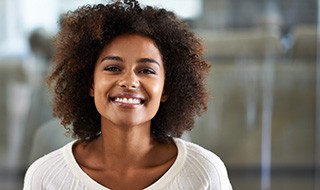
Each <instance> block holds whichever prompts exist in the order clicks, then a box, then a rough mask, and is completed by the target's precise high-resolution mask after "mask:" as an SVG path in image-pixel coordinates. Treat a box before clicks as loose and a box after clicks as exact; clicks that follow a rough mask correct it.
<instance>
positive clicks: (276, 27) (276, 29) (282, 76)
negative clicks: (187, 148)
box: [0, 0, 320, 190]
mask: <svg viewBox="0 0 320 190" xmlns="http://www.w3.org/2000/svg"><path fill="white" fill-rule="evenodd" d="M98 2H101V1H89V0H87V1H85V0H46V1H41V0H0V189H2V190H18V189H21V188H22V184H23V177H24V174H25V171H26V169H27V167H28V166H29V164H30V162H32V161H34V160H35V159H37V158H38V157H40V156H41V155H43V154H45V153H47V152H48V151H51V150H53V149H55V148H58V147H59V146H62V145H63V144H64V143H66V142H68V141H70V139H69V138H67V137H65V136H64V131H63V128H61V127H60V126H59V121H58V120H56V119H53V118H52V113H51V108H50V95H49V94H48V91H47V89H46V85H45V78H46V76H47V73H48V71H49V69H50V63H51V60H50V59H51V56H52V54H53V52H54V47H53V46H52V36H54V35H55V34H56V33H57V31H58V25H57V20H58V18H59V15H61V14H62V13H65V12H66V11H68V10H74V9H76V8H77V7H79V6H80V5H85V4H92V3H98ZM102 2H107V1H102ZM140 2H141V4H150V5H157V6H161V7H165V8H167V9H169V10H173V11H174V12H176V13H177V14H178V15H179V17H181V19H184V20H186V21H188V22H189V24H190V26H191V28H192V30H194V31H195V32H196V33H197V34H198V35H199V36H201V38H202V39H203V41H204V43H205V45H206V58H207V59H208V60H209V61H210V63H211V64H212V72H211V74H210V76H209V78H208V80H207V84H208V88H209V89H210V93H211V100H210V104H209V109H208V112H207V113H206V114H205V115H204V116H203V117H201V118H197V122H196V125H195V128H194V130H192V131H191V132H190V133H189V138H190V140H191V141H193V142H195V143H198V144H200V145H202V146H203V147H205V148H207V149H209V150H211V151H213V152H215V153H216V154H218V155H219V156H220V157H221V158H222V160H223V161H224V162H225V164H226V166H227V168H228V171H229V175H230V180H231V183H232V185H233V187H234V189H237V190H259V189H261V190H271V189H272V190H283V189H290V190H301V189H308V190H316V189H320V167H319V164H320V61H319V60H318V59H317V48H316V47H317V43H318V27H319V20H318V15H319V11H318V7H319V2H318V1H317V0H163V1H161V2H160V1H156V0H143V1H140Z"/></svg>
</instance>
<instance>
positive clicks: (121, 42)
mask: <svg viewBox="0 0 320 190" xmlns="http://www.w3.org/2000/svg"><path fill="white" fill-rule="evenodd" d="M106 53H118V54H125V53H127V54H129V53H131V54H135V55H136V56H154V57H156V58H159V59H160V60H161V61H162V55H161V52H160V50H159V48H158V46H157V44H156V43H155V42H154V41H153V40H152V39H151V38H149V37H146V36H142V35H138V34H122V35H119V36H116V37H115V38H113V39H112V40H111V41H110V42H109V43H108V44H106V45H105V47H104V48H103V50H102V52H101V54H106Z"/></svg>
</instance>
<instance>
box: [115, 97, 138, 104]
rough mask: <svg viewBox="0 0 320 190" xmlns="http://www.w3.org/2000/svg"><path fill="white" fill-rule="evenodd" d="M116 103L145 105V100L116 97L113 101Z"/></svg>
mask: <svg viewBox="0 0 320 190" xmlns="http://www.w3.org/2000/svg"><path fill="white" fill-rule="evenodd" d="M111 100H112V101H113V102H115V103H123V104H132V105H137V104H143V103H144V100H142V99H140V98H120V97H115V98H112V99H111Z"/></svg>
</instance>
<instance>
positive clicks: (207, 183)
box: [188, 145, 232, 190]
mask: <svg viewBox="0 0 320 190" xmlns="http://www.w3.org/2000/svg"><path fill="white" fill-rule="evenodd" d="M188 155H189V156H188V157H189V159H188V165H190V166H192V168H193V169H192V171H195V170H196V171H197V172H196V173H197V174H196V178H199V181H201V183H202V186H203V187H204V189H206V190H232V186H231V183H230V180H229V177H228V172H227V169H226V167H225V165H224V163H223V161H222V160H221V159H220V158H219V157H218V156H217V155H216V154H214V153H212V152H210V151H208V150H206V149H204V148H202V147H200V146H198V145H191V146H188Z"/></svg>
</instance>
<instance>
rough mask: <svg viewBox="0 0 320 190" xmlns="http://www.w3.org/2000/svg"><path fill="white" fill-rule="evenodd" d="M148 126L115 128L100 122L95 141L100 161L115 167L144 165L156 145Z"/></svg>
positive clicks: (110, 124)
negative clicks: (98, 132) (99, 133)
mask: <svg viewBox="0 0 320 190" xmlns="http://www.w3.org/2000/svg"><path fill="white" fill-rule="evenodd" d="M150 125H151V124H150V123H146V124H144V125H141V126H115V125H113V124H112V123H104V122H102V123H101V136H100V137H99V138H98V139H97V141H96V143H98V144H97V145H98V146H97V147H99V152H100V153H101V156H102V161H103V162H104V163H108V164H111V165H113V166H116V167H120V166H122V167H131V166H138V165H141V164H142V163H144V164H145V160H146V158H147V157H148V155H150V154H151V153H152V150H153V148H154V147H155V146H156V145H157V143H156V141H155V140H154V139H153V138H152V137H151V133H150ZM119 165H120V166H119Z"/></svg>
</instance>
